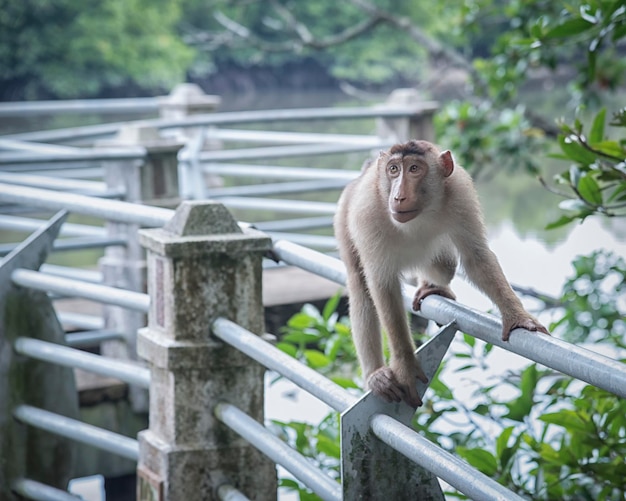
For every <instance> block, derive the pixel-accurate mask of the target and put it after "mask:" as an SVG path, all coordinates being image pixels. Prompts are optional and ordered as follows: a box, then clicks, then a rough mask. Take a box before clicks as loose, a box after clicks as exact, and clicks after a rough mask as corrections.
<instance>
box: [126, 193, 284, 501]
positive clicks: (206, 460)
mask: <svg viewBox="0 0 626 501" xmlns="http://www.w3.org/2000/svg"><path fill="white" fill-rule="evenodd" d="M140 239H141V243H142V244H143V245H144V246H145V247H146V249H147V250H148V291H149V294H150V297H151V305H150V312H149V315H148V327H147V328H145V329H142V330H141V331H140V332H139V336H138V345H137V348H138V353H139V355H140V356H141V357H143V358H144V359H146V360H147V361H148V363H149V366H150V369H151V373H152V381H151V386H150V427H149V429H148V430H146V431H144V432H141V433H140V435H139V443H140V460H139V465H138V482H139V485H138V499H141V500H148V499H151V500H152V499H163V500H169V501H174V500H180V499H184V500H186V501H193V500H213V499H219V498H218V497H217V494H216V493H217V489H218V488H219V486H220V485H222V484H224V483H228V484H231V485H233V486H235V487H237V488H238V489H239V490H241V491H242V492H244V493H245V494H246V495H247V496H249V497H250V498H251V499H262V500H266V499H275V497H276V469H275V465H274V464H273V463H272V462H271V461H270V460H268V459H266V458H265V456H263V455H262V454H261V453H259V452H258V451H256V449H254V448H253V447H252V446H250V445H249V444H248V443H247V442H246V441H245V440H243V439H242V438H240V437H238V435H236V434H235V433H234V432H232V431H230V430H229V429H228V428H227V427H226V426H225V425H223V424H222V423H220V422H219V421H217V420H216V419H215V417H214V415H213V409H214V407H215V405H216V404H217V403H219V402H229V403H232V404H234V405H236V406H237V407H239V408H240V409H241V410H243V411H245V412H246V413H247V414H249V415H250V416H252V417H253V418H254V419H256V420H257V421H259V422H263V400H264V397H263V394H264V391H263V389H264V388H263V375H264V371H265V369H264V368H263V367H261V366H260V365H258V364H257V363H255V362H253V361H252V360H250V359H249V358H247V357H246V356H244V355H243V354H241V353H239V352H238V351H236V350H235V349H233V348H231V347H230V346H227V345H225V344H224V343H222V342H221V341H219V340H217V339H216V338H213V337H212V336H211V324H212V323H213V321H214V320H215V319H216V318H218V317H225V318H228V319H230V320H232V321H234V322H236V323H238V324H239V325H241V326H243V327H245V328H246V329H248V330H250V331H252V332H255V333H257V334H259V335H260V334H262V332H263V324H264V322H263V305H262V295H261V273H262V257H263V254H264V253H265V252H267V251H268V250H269V249H270V246H271V241H270V239H269V238H268V237H267V236H265V235H264V234H262V233H260V232H258V231H256V230H252V229H246V230H244V231H242V230H241V229H240V228H239V226H238V224H237V222H236V221H235V220H234V219H233V218H232V216H231V215H230V213H229V212H228V211H227V210H226V209H225V207H224V206H223V205H221V204H218V203H212V202H184V203H183V204H182V205H181V206H180V207H179V208H178V210H177V211H176V214H175V216H174V217H173V218H172V220H171V221H170V222H169V223H168V224H167V225H165V226H164V227H163V228H161V229H154V230H142V231H141V232H140Z"/></svg>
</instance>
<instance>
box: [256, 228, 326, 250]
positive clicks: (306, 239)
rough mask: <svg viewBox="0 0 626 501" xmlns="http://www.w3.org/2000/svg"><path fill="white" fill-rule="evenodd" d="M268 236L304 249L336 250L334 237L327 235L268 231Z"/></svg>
mask: <svg viewBox="0 0 626 501" xmlns="http://www.w3.org/2000/svg"><path fill="white" fill-rule="evenodd" d="M268 235H269V236H270V237H272V239H281V240H289V241H290V242H293V243H294V244H298V245H304V246H306V247H316V248H318V249H332V250H335V249H337V240H335V237H331V236H328V235H310V234H306V233H287V232H278V231H270V232H268Z"/></svg>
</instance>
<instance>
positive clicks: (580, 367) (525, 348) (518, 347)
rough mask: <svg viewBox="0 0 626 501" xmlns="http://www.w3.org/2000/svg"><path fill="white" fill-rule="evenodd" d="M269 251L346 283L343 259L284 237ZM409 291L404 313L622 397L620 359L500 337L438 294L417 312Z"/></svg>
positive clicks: (534, 338)
mask: <svg viewBox="0 0 626 501" xmlns="http://www.w3.org/2000/svg"><path fill="white" fill-rule="evenodd" d="M273 254H274V257H276V258H278V259H280V260H282V261H284V262H285V263H287V264H291V265H294V266H298V267H300V268H302V269H305V270H307V271H310V272H312V273H315V274H316V275H320V276H322V277H325V278H327V279H329V280H332V281H333V282H337V283H339V284H342V285H344V284H345V282H346V271H345V267H344V265H343V263H342V262H341V261H340V260H338V259H335V258H333V257H330V256H327V255H325V254H322V253H319V252H316V251H313V250H311V249H307V248H306V247H302V246H299V245H296V244H293V243H291V242H287V241H284V240H281V241H276V242H274V246H273ZM414 294H415V288H414V287H412V286H410V285H407V284H404V290H403V296H404V305H405V308H406V309H407V311H411V312H412V313H416V314H418V315H420V316H422V317H424V318H427V319H429V320H434V321H435V322H437V323H438V324H441V325H444V324H447V323H450V322H456V326H457V328H458V329H459V330H460V331H462V332H465V333H467V334H469V335H471V336H474V337H476V338H478V339H481V340H483V341H485V342H487V343H491V344H493V345H496V346H499V347H500V348H503V349H505V350H508V351H510V352H513V353H517V354H518V355H521V356H523V357H525V358H528V359H529V360H533V361H535V362H538V363H540V364H542V365H545V366H546V367H550V368H551V369H554V370H557V371H559V372H562V373H563V374H567V375H569V376H572V377H574V378H576V379H580V380H581V381H584V382H586V383H589V384H592V385H593V386H597V387H598V388H602V389H604V390H607V391H609V392H611V393H613V394H615V395H618V396H620V397H622V398H626V365H625V364H623V363H621V362H618V361H616V360H613V359H611V358H608V357H605V356H603V355H599V354H597V353H594V352H592V351H590V350H587V349H585V348H581V347H580V346H576V345H573V344H570V343H567V342H565V341H562V340H560V339H557V338H555V337H552V336H548V335H545V334H540V333H536V332H530V331H527V330H523V329H517V330H515V331H514V332H513V333H512V334H511V337H510V340H509V341H502V337H501V335H502V325H501V322H500V320H499V319H498V318H497V317H495V316H493V315H488V314H485V313H482V312H479V311H476V310H473V309H472V308H468V307H467V306H463V305H462V304H459V303H457V302H455V301H450V300H449V299H445V298H443V297H440V296H429V297H427V298H426V299H424V301H423V302H422V305H421V309H420V311H419V312H415V311H413V310H412V307H411V304H412V302H413V296H414Z"/></svg>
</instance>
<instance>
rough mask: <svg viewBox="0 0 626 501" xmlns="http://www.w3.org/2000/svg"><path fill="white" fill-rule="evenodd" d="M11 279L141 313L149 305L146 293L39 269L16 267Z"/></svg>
mask: <svg viewBox="0 0 626 501" xmlns="http://www.w3.org/2000/svg"><path fill="white" fill-rule="evenodd" d="M11 279H12V280H13V282H14V283H15V284H16V285H21V286H22V287H29V288H31V289H36V290H40V291H44V292H52V293H56V294H60V295H62V296H70V297H82V298H85V299H91V300H92V301H99V302H102V303H106V304H113V305H115V306H122V307H123V308H128V309H130V310H136V311H141V312H143V313H147V312H148V309H149V307H150V296H148V294H143V293H140V292H132V291H127V290H124V289H118V288H117V287H109V286H106V285H98V284H90V283H87V282H81V281H80V280H72V279H70V278H62V277H55V276H53V275H46V274H45V273H41V272H40V271H33V270H25V269H17V270H15V271H13V273H12V274H11Z"/></svg>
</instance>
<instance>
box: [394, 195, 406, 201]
mask: <svg viewBox="0 0 626 501" xmlns="http://www.w3.org/2000/svg"><path fill="white" fill-rule="evenodd" d="M393 199H394V200H395V201H396V202H404V201H405V200H406V197H403V196H400V195H394V197H393Z"/></svg>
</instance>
